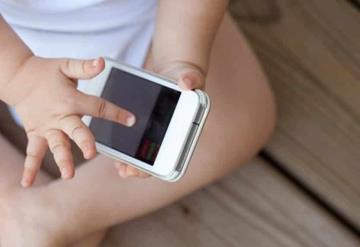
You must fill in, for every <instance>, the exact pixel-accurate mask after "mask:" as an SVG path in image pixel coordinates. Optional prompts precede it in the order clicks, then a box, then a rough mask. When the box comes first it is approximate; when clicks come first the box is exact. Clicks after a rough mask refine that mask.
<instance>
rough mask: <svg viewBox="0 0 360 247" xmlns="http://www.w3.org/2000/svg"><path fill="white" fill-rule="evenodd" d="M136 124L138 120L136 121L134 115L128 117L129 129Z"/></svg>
mask: <svg viewBox="0 0 360 247" xmlns="http://www.w3.org/2000/svg"><path fill="white" fill-rule="evenodd" d="M135 122H136V119H135V116H134V115H130V116H128V118H127V119H126V125H127V126H128V127H131V126H133V125H134V124H135Z"/></svg>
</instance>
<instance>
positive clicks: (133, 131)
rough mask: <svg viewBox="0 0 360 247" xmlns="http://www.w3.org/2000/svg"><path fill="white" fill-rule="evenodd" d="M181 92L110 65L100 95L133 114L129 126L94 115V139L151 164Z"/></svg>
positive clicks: (91, 126) (92, 122)
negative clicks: (132, 124)
mask: <svg viewBox="0 0 360 247" xmlns="http://www.w3.org/2000/svg"><path fill="white" fill-rule="evenodd" d="M180 94H181V93H180V92H179V91H176V90H173V89H171V88H167V87H164V86H162V85H159V84H157V83H154V82H151V81H149V80H146V79H144V78H141V77H139V76H136V75H133V74H130V73H128V72H125V71H122V70H119V69H116V68H112V69H111V71H110V74H109V77H108V79H107V82H106V85H105V88H104V90H103V92H102V95H101V97H102V98H104V99H106V100H108V101H110V102H112V103H114V104H116V105H119V106H121V107H123V108H125V109H127V110H128V111H130V112H132V113H133V114H135V116H136V123H135V125H134V126H132V127H125V126H123V125H120V124H117V123H114V122H111V121H107V120H103V119H98V118H93V119H92V121H91V123H90V129H91V131H92V132H93V133H94V135H95V139H96V141H97V142H99V143H101V144H103V145H106V146H109V147H111V148H113V149H115V150H117V151H119V152H122V153H125V154H127V155H129V156H132V157H134V158H136V159H139V160H142V161H144V162H145V163H147V164H149V165H153V164H154V161H155V159H156V156H157V153H158V151H159V148H160V146H161V143H162V141H163V139H164V136H165V133H166V130H167V128H168V126H169V123H170V120H171V118H172V115H173V113H174V110H175V108H176V105H177V103H178V101H179V98H180Z"/></svg>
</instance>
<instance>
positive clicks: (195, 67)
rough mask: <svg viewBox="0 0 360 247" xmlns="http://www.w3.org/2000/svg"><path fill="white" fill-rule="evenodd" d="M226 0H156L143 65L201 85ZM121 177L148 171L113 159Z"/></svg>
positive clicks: (185, 85) (183, 82)
mask: <svg viewBox="0 0 360 247" xmlns="http://www.w3.org/2000/svg"><path fill="white" fill-rule="evenodd" d="M227 5H228V0H181V1H180V0H160V1H159V7H158V15H157V21H156V30H155V36H154V39H153V44H152V47H151V54H150V56H149V58H150V59H149V60H148V61H147V63H146V64H145V67H146V68H147V69H150V70H154V71H155V72H157V73H160V74H163V75H165V76H169V77H172V78H173V79H175V80H177V81H178V83H179V85H180V86H181V87H183V88H187V89H194V88H203V87H204V84H205V77H206V74H207V70H208V63H209V56H210V50H211V47H212V43H213V40H214V38H215V35H216V32H217V29H218V27H219V25H220V23H221V20H222V18H223V16H224V14H225V11H226V8H227ZM115 165H116V167H117V169H118V171H119V175H120V176H122V177H128V176H138V177H147V176H148V175H147V174H145V173H143V172H141V171H139V170H137V169H136V168H133V167H131V166H127V165H125V164H123V163H119V162H116V163H115Z"/></svg>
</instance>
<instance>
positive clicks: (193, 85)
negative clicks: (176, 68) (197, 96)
mask: <svg viewBox="0 0 360 247" xmlns="http://www.w3.org/2000/svg"><path fill="white" fill-rule="evenodd" d="M178 84H179V86H180V87H181V88H183V89H188V90H191V89H204V86H205V76H204V74H203V73H201V71H198V70H196V69H188V70H185V71H183V73H181V76H180V78H179V80H178Z"/></svg>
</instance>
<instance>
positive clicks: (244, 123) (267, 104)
mask: <svg viewBox="0 0 360 247" xmlns="http://www.w3.org/2000/svg"><path fill="white" fill-rule="evenodd" d="M207 92H208V93H209V95H210V97H211V99H212V110H211V113H210V115H209V118H208V121H207V124H206V126H205V129H204V132H203V134H202V136H201V138H200V142H199V145H198V147H197V149H196V151H195V154H194V157H193V159H192V162H191V164H190V167H189V170H188V172H187V174H186V175H185V177H184V178H183V179H182V180H180V181H179V182H177V183H167V182H162V181H160V180H158V179H156V178H149V179H145V180H143V179H138V178H129V179H121V178H120V177H118V175H117V174H116V170H115V168H113V166H112V161H110V160H109V159H106V158H104V157H102V156H99V157H97V158H96V159H94V160H92V161H91V162H89V163H87V164H85V165H83V166H82V167H80V168H79V169H78V170H77V174H76V177H75V178H74V179H73V180H71V181H56V182H54V183H51V184H50V185H49V186H47V187H44V188H42V189H41V191H39V193H38V200H42V201H48V202H52V203H50V206H47V207H43V205H37V207H36V208H37V210H38V211H40V212H42V213H41V214H40V213H37V214H36V215H37V216H38V217H37V218H36V219H37V220H38V223H39V222H40V221H42V223H43V224H44V225H49V218H50V219H54V221H53V222H52V223H53V225H52V227H53V229H56V234H54V235H53V236H51V235H48V237H49V238H52V239H55V237H61V239H64V238H65V237H66V238H67V239H71V240H75V239H80V238H82V237H84V236H86V235H88V234H90V233H92V232H95V231H98V230H100V229H104V228H106V227H109V226H112V225H114V224H117V223H121V222H124V221H126V220H129V219H132V218H135V217H138V216H141V215H143V214H146V213H149V212H151V211H153V210H156V209H158V208H160V207H163V206H165V205H168V204H169V203H171V202H174V201H175V200H177V199H179V198H180V197H182V196H184V195H186V194H188V193H190V192H192V191H194V190H196V189H198V188H200V187H201V186H204V185H206V184H208V183H210V182H212V181H214V180H216V179H218V178H220V177H222V176H224V175H225V174H227V173H228V172H230V171H231V170H233V169H234V168H236V167H238V166H239V165H241V164H244V163H245V162H246V161H248V160H249V159H250V158H251V157H252V156H253V155H254V154H255V153H256V152H257V151H258V150H259V149H260V148H261V146H262V145H264V143H265V142H266V140H267V139H268V137H269V135H270V133H271V130H272V129H273V126H274V119H275V113H274V102H273V98H272V95H271V92H270V90H269V87H268V85H267V83H266V80H265V78H264V76H263V74H262V72H261V70H260V69H259V66H258V64H257V61H256V59H255V57H254V56H253V54H252V53H251V52H250V50H249V48H248V47H247V45H246V42H245V41H244V39H243V37H242V36H241V35H239V33H238V31H237V30H236V28H235V26H234V25H233V24H232V23H231V22H230V21H229V19H228V18H227V19H225V21H224V23H223V25H222V26H221V29H220V32H219V34H218V36H217V39H216V41H215V45H214V50H213V54H212V59H211V66H210V73H209V77H208V81H207ZM33 203H36V201H34V198H32V201H29V200H28V201H27V204H28V205H31V204H33ZM44 212H45V213H46V215H47V217H46V218H45V217H43V216H42V215H44ZM49 212H52V214H53V215H52V216H51V215H50V214H49ZM55 219H56V220H55ZM23 227H26V224H23ZM39 234H42V233H41V232H39ZM59 234H60V236H59ZM58 240H59V239H58Z"/></svg>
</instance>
